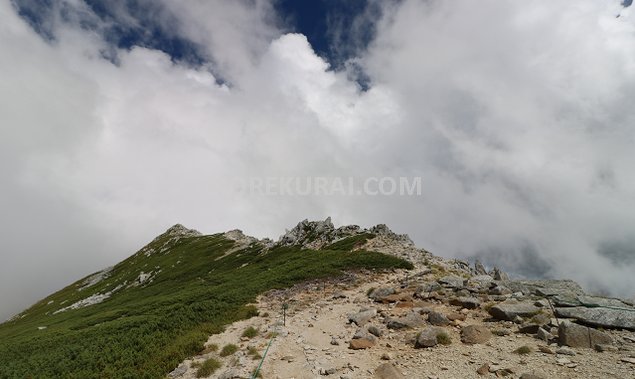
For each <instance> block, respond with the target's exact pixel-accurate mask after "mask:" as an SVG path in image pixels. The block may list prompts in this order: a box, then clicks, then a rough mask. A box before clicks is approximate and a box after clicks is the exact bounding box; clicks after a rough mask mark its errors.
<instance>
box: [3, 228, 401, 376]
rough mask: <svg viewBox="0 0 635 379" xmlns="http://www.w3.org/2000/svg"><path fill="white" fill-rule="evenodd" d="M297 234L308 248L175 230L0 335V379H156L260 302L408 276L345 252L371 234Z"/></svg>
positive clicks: (390, 262) (381, 261)
mask: <svg viewBox="0 0 635 379" xmlns="http://www.w3.org/2000/svg"><path fill="white" fill-rule="evenodd" d="M327 221H328V222H327V224H330V220H327ZM301 224H302V223H301ZM301 224H298V227H301V228H302V230H303V231H304V232H307V231H308V232H309V233H308V234H307V236H309V237H308V238H309V239H310V240H307V239H306V238H305V239H304V240H298V239H297V238H296V237H297V236H296V237H291V238H289V233H287V235H285V236H284V237H283V238H282V239H281V241H280V242H278V243H273V242H272V241H270V240H267V241H265V240H263V241H258V240H256V239H254V238H252V237H247V236H244V235H242V233H241V232H239V231H232V232H228V233H224V234H222V233H221V234H215V235H208V236H203V235H201V234H200V233H198V232H196V231H194V230H189V229H186V228H184V227H183V226H181V225H175V226H174V227H172V228H170V229H168V231H166V232H165V233H163V234H162V235H160V236H159V237H157V238H156V239H155V240H153V241H152V242H151V243H149V244H148V245H147V246H145V247H144V248H142V249H141V250H140V251H139V252H137V253H136V254H134V255H133V256H131V257H130V258H128V259H126V260H124V261H122V262H121V263H119V264H117V265H116V266H114V267H112V268H109V269H106V270H104V271H102V272H99V273H96V274H93V275H91V276H88V277H86V278H84V279H82V280H79V281H77V282H75V283H74V284H72V285H70V286H68V287H66V288H64V289H62V290H61V291H59V292H56V293H54V294H52V295H51V296H49V297H47V298H45V299H43V300H41V301H40V302H38V303H37V304H35V305H33V306H32V307H31V308H29V309H27V310H26V311H24V312H22V313H21V314H19V315H17V316H16V317H15V318H14V319H12V320H11V321H9V322H6V323H4V324H2V325H0V378H18V377H19V378H22V377H27V378H28V377H37V378H49V377H50V378H97V377H99V378H161V377H164V376H165V374H166V373H167V372H169V371H170V370H171V369H172V368H173V367H174V366H175V365H177V364H178V363H179V362H181V361H182V360H183V359H184V358H186V357H188V356H191V355H193V354H196V353H197V352H199V351H200V350H201V349H202V348H203V343H204V342H205V341H206V339H207V336H208V335H209V334H212V333H217V332H219V331H221V330H222V328H223V325H226V324H228V323H231V322H233V321H235V320H238V319H241V318H246V317H250V316H252V315H254V313H255V312H257V311H256V310H255V308H254V307H252V306H250V305H249V304H250V303H251V302H253V301H254V300H255V298H256V296H257V295H258V294H260V293H262V292H265V291H267V290H270V289H273V288H284V287H288V286H290V285H292V284H294V283H297V282H300V281H304V280H308V279H313V278H320V277H326V276H337V275H339V274H341V272H342V270H350V269H361V268H367V269H384V268H394V267H401V268H410V267H412V265H411V264H410V263H408V262H407V261H404V260H402V259H399V258H396V257H393V256H388V255H384V254H380V253H376V252H369V251H365V250H355V251H352V249H353V248H357V247H358V242H360V241H362V242H364V241H366V240H367V239H369V238H372V237H373V236H374V235H373V234H372V232H369V231H361V230H359V229H354V228H353V229H354V230H353V229H351V230H348V229H342V228H340V229H342V230H341V231H340V229H338V230H337V231H336V230H329V233H330V234H324V233H323V232H322V231H320V232H319V233H312V232H311V229H312V228H313V229H314V228H315V227H316V226H320V227H321V226H323V225H324V223H323V222H320V223H306V222H305V224H302V226H301ZM318 224H319V225H318ZM330 225H331V226H332V224H330ZM298 227H296V228H298ZM331 229H332V228H331ZM294 230H295V229H294ZM313 231H315V230H313ZM338 231H340V232H338ZM371 231H372V230H371ZM378 231H380V232H382V233H385V231H384V230H383V229H381V228H380V229H378ZM324 235H327V238H323V237H324ZM285 237H287V238H285ZM305 237H306V236H305ZM294 238H295V239H294ZM283 241H284V243H283ZM335 242H337V243H335ZM307 243H312V245H311V246H312V247H313V249H307V248H306V247H305V246H307Z"/></svg>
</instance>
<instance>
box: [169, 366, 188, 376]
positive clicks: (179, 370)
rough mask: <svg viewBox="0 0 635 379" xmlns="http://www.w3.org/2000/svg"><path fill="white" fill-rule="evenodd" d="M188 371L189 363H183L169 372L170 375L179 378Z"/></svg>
mask: <svg viewBox="0 0 635 379" xmlns="http://www.w3.org/2000/svg"><path fill="white" fill-rule="evenodd" d="M186 372H187V364H185V363H181V364H180V365H179V367H177V368H175V369H174V370H172V372H170V373H169V374H168V377H170V378H178V377H180V376H183V374H185V373H186Z"/></svg>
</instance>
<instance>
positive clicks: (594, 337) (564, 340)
mask: <svg viewBox="0 0 635 379" xmlns="http://www.w3.org/2000/svg"><path fill="white" fill-rule="evenodd" d="M558 338H559V342H560V344H561V345H566V346H570V347H589V348H593V347H594V346H595V345H611V344H612V343H613V339H612V338H611V336H609V335H608V334H606V333H603V332H601V331H599V330H596V329H593V328H589V327H586V326H583V325H578V324H574V323H572V322H568V321H563V322H561V323H560V326H559V328H558Z"/></svg>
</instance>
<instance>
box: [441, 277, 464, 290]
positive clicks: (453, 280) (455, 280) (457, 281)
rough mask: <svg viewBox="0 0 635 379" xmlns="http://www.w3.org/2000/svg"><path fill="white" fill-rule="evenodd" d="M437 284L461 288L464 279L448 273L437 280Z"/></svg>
mask: <svg viewBox="0 0 635 379" xmlns="http://www.w3.org/2000/svg"><path fill="white" fill-rule="evenodd" d="M438 282H439V284H441V285H442V286H444V287H447V288H456V289H460V288H463V286H464V283H465V279H463V278H461V277H460V276H455V275H448V276H444V277H443V278H441V279H439V280H438Z"/></svg>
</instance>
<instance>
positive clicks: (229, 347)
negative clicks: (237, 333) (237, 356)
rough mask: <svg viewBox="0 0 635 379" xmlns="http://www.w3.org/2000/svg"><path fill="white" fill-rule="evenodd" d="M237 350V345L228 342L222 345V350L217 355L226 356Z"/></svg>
mask: <svg viewBox="0 0 635 379" xmlns="http://www.w3.org/2000/svg"><path fill="white" fill-rule="evenodd" d="M237 351H238V346H236V345H234V344H233V343H230V344H228V345H225V346H223V350H221V351H220V353H219V354H218V355H220V356H221V357H227V356H230V355H232V354H234V353H235V352H237Z"/></svg>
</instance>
